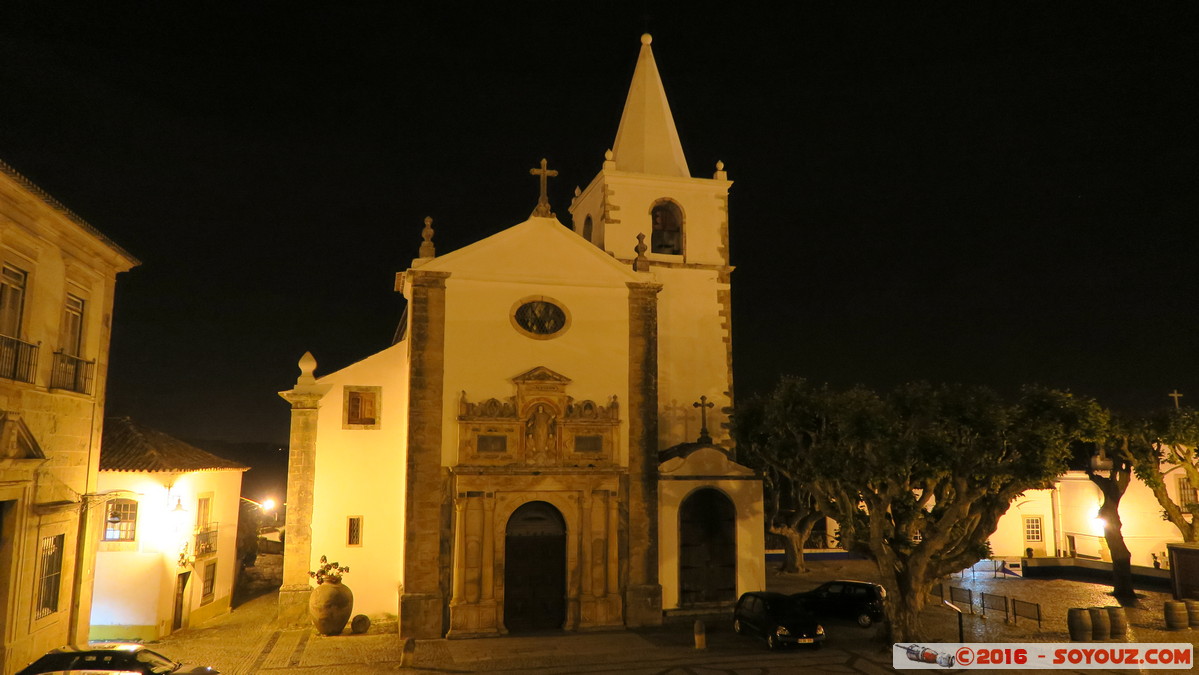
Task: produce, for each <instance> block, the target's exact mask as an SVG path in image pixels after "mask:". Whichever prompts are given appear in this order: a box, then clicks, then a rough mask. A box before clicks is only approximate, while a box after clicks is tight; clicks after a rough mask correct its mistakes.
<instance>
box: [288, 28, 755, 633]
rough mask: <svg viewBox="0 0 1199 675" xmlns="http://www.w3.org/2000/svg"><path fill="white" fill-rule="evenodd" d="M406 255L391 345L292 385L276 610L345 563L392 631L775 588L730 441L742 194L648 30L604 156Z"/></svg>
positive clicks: (515, 621)
mask: <svg viewBox="0 0 1199 675" xmlns="http://www.w3.org/2000/svg"><path fill="white" fill-rule="evenodd" d="M533 173H534V174H537V175H539V176H540V177H541V181H542V191H541V199H540V201H539V202H538V204H537V207H536V208H535V209H534V211H533V213H532V215H531V216H530V218H529V219H528V220H526V221H525V222H523V223H520V224H517V225H514V226H512V227H510V228H508V229H505V230H503V231H501V232H499V233H497V234H495V235H492V236H490V237H487V238H485V239H483V240H481V241H478V242H476V243H474V244H471V245H469V246H466V247H464V248H461V249H459V250H456V251H453V252H450V253H447V254H444V255H437V252H436V249H435V246H434V243H433V234H434V233H433V228H432V226H431V223H430V221H428V220H426V225H425V230H424V232H423V237H424V243H423V244H422V246H421V250H420V257H419V258H417V259H416V260H414V261H413V262H412V265H411V267H410V268H409V269H407V270H405V271H403V272H401V273H399V274H397V275H396V285H395V290H396V291H397V292H401V293H403V295H404V297H405V299H406V300H407V309H406V312H405V316H404V318H403V320H402V325H401V326H400V330H399V331H398V333H397V339H396V341H395V343H394V344H393V345H392V346H391V347H389V348H387V349H384V350H383V351H380V352H378V353H376V354H373V355H371V356H368V357H367V358H365V359H363V360H362V361H359V362H357V363H355V364H352V365H350V366H348V367H346V368H343V369H341V370H339V371H337V372H334V373H330V374H327V375H323V376H321V377H319V378H317V377H315V375H314V371H315V368H316V363H315V359H313V358H312V356H311V355H305V357H304V359H302V360H301V362H300V370H301V375H300V378H299V380H298V381H297V383H296V386H295V387H294V388H293V389H292V390H290V391H286V392H281V396H283V397H284V398H285V399H286V400H287V401H288V402H289V403H290V404H291V406H292V431H291V448H290V464H289V476H288V496H287V506H288V509H287V537H286V543H285V558H284V580H283V583H284V587H283V590H282V593H281V595H280V603H281V609H280V611H281V615H283V616H285V617H286V616H290V617H292V618H296V619H299V618H300V617H302V616H303V612H304V607H305V603H306V602H307V594H308V591H309V588H310V586H309V578H308V571H309V570H312V569H315V567H316V564H317V561H318V560H319V558H320V557H321V556H322V555H324V556H328V559H329V560H336V561H338V562H339V563H341V564H342V565H348V566H349V567H350V569H351V572H350V573H349V574H348V575H347V577H346V583H347V585H349V586H350V587H351V588H352V589H353V591H354V594H355V610H354V611H355V613H364V614H368V615H374V616H380V615H387V614H398V617H399V632H400V635H401V637H403V638H433V637H442V636H446V635H448V636H450V637H470V636H481V635H495V634H499V633H506V632H510V631H519V630H525V629H546V628H550V629H553V628H561V629H565V630H585V629H590V628H599V627H605V626H621V625H626V626H639V625H650V624H656V623H659V622H661V620H662V617H663V613H664V612H666V611H674V610H687V609H691V608H704V607H709V608H710V607H715V606H723V605H726V604H730V603H731V602H732V601H733V600H735V599H736V597H737V595H738V594H739V593H741V592H745V591H749V590H761V589H762V588H764V583H765V578H764V556H763V553H764V550H763V548H764V547H763V537H764V534H763V523H762V484H761V480H760V478H759V477H758V476H756V475H755V474H754V473H753V472H752V471H751V470H749V469H748V468H746V467H743V466H740V465H738V464H737V463H736V462H735V461H734V459H733V453H732V450H731V448H732V443H731V440H730V438H729V435H728V431H727V428H726V427H727V425H726V423H727V419H728V410H729V409H730V407H731V405H732V365H731V364H732V359H731V322H730V319H731V315H730V295H729V289H730V277H731V272H732V266H731V264H730V260H729V245H728V228H729V225H728V192H729V188H730V186H731V185H732V183H731V182H730V181H729V180H728V179H727V176H726V174H725V172H724V171H723V166H721V165H719V164H718V165H717V169H716V171H715V173H714V174H713V175H712V177H711V178H695V177H692V176H691V175H690V172H689V170H688V167H687V163H686V159H685V157H684V155H683V151H682V145H681V143H680V141H679V136H678V132H677V130H676V129H675V125H674V121H673V117H672V115H671V112H670V108H669V104H668V102H667V99H666V96H665V90H664V88H663V85H662V81H661V78H660V76H659V73H658V69H657V65H656V64H655V62H654V57H653V51H652V48H651V42H650V38H649V36H648V35H646V36H643V37H642V46H641V51H640V54H639V57H638V62H637V66H636V69H635V72H634V76H633V82H632V84H631V86H630V89H629V94H628V98H627V100H626V102H625V108H624V113H623V116H622V119H621V122H620V127H619V129H618V131H617V135H616V140H615V143H614V144H613V147H612V149H611V150H609V151H608V152H607V153H606V156H605V159H604V161H603V164H602V168H601V170H600V171H599V173H598V174H597V175H596V177H595V178H594V179H593V180H592V182H591V183H590V184H589V185H588V186H587V188H586V189H584V190H577V191H576V195H575V198H574V200H573V201H572V203H571V205H570V214H571V218H570V220H571V223H572V226H571V227H569V228H568V227H566V226H564V225H563V224H562V223H561V222H560V221H559V220H558V219H557V217H556V216H555V215H554V213H553V212H552V210H551V208H550V205H549V203H548V200H547V199H546V196H545V179H546V178H547V177H548V176H550V175H553V172H552V171H549V170H548V169H547V168H546V166H545V163H544V161H543V162H542V165H541V168H540V169H534V170H533Z"/></svg>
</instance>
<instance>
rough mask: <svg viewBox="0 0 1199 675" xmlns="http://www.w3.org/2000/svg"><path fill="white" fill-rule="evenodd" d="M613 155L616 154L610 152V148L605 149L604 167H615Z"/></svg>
mask: <svg viewBox="0 0 1199 675" xmlns="http://www.w3.org/2000/svg"><path fill="white" fill-rule="evenodd" d="M615 157H616V155H614V154H612V148H608V149H607V150H605V151H604V168H605V169H615V168H616V159H615Z"/></svg>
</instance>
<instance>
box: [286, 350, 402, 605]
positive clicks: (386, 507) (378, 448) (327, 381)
mask: <svg viewBox="0 0 1199 675" xmlns="http://www.w3.org/2000/svg"><path fill="white" fill-rule="evenodd" d="M407 348H408V344H407V342H400V343H398V344H395V345H392V346H391V347H388V348H387V349H385V350H383V351H381V352H379V353H377V354H374V355H372V356H369V357H367V358H365V359H363V360H362V361H359V362H357V363H354V364H352V365H350V366H347V367H345V368H343V369H341V370H339V371H337V372H334V373H331V374H329V375H326V376H323V377H321V378H319V379H318V380H317V381H318V383H319V384H321V385H326V386H329V387H330V389H329V391H328V393H326V394H325V396H324V398H323V399H322V400H321V407H320V410H319V412H318V418H317V419H318V422H317V425H318V427H317V437H318V438H319V442H318V444H317V453H316V454H317V457H316V466H317V472H316V481H315V485H314V489H313V517H312V560H311V563H310V567H309V569H316V567H317V565H319V564H320V557H321V556H322V555H325V556H328V559H329V560H330V561H337V562H339V563H341V564H342V565H349V567H350V573H349V574H348V575H346V577H345V579H346V585H347V586H349V587H350V588H351V589H352V590H353V591H354V606H355V612H356V613H361V614H368V615H378V614H394V613H395V608H396V597H397V590H396V584H397V580H400V579H402V576H403V571H402V570H403V566H402V561H403V556H404V537H403V536H402V533H403V524H404V493H405V481H404V478H403V477H404V472H405V468H404V460H405V443H406V437H407V408H408V396H407V390H408V389H407V373H408V368H407V363H408V357H407ZM347 387H349V388H351V391H353V390H355V389H358V388H363V389H368V391H367V392H366V393H371V392H370V391H369V389H370V388H377V391H376V393H377V394H378V396H379V398H378V399H377V403H376V405H377V406H378V407H377V409H376V414H377V415H378V418H377V424H376V425H351V424H348V423H347V421H346V414H347V409H346V406H347V391H346V388H347ZM351 516H361V517H362V533H361V536H362V540H361V543H360V544H357V545H350V544H349V542H348V539H347V536H348V528H349V522H348V519H349V518H350V517H351Z"/></svg>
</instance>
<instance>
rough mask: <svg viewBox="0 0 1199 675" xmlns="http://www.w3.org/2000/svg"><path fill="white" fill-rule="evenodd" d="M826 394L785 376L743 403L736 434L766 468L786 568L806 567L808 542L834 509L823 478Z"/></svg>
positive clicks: (770, 524) (770, 514)
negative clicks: (765, 393)
mask: <svg viewBox="0 0 1199 675" xmlns="http://www.w3.org/2000/svg"><path fill="white" fill-rule="evenodd" d="M822 396H827V391H824V392H818V393H817V392H809V389H808V387H807V384H806V383H805V382H804V381H803V380H801V379H797V378H783V379H781V380H780V381H779V383H778V385H777V386H776V387H775V390H774V391H773V392H772V393H771V394H770V395H768V396H758V397H754V398H751V399H749V400H747V401H744V402H742V403H740V404H739V405H738V406H737V409H736V411H735V413H734V416H733V433H734V434H735V436H736V439H737V448H738V450H739V451H740V452H741V453H742V454H741V456H742V457H743V458H744V459H745V461H746V462H747V463H749V464H750V465H751V466H753V467H754V468H756V469H758V470H759V471H761V472H762V477H763V482H764V486H763V487H764V489H765V493H766V494H765V510H766V514H765V515H766V525H767V528H768V529H769V531H770V532H771V534H775V535H778V536H780V537H781V538H782V540H783V567H782V571H783V572H798V571H807V564H806V561H805V560H804V553H803V550H804V543H805V542H806V541H807V540H808V537H810V536H811V534H812V530H813V529H814V528H815V526H816V524H817V523H818V522H820V521H821V520H823V519H824V518H826V516H827V513H828V512H829V509H828V504H829V499H830V497H829V491H828V489H827V488H828V484H827V483H826V482H825V481H824V480H823V467H822V464H821V459H822V455H823V453H824V450H825V440H824V437H823V430H824V428H825V427H826V423H825V420H824V416H825V415H826V414H827V411H825V410H824V409H823V408H822V406H821V405H820V403H819V399H820V398H821V397H822Z"/></svg>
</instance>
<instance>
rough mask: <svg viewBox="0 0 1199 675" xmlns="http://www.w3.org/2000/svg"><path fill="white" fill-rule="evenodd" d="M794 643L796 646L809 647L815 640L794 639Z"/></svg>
mask: <svg viewBox="0 0 1199 675" xmlns="http://www.w3.org/2000/svg"><path fill="white" fill-rule="evenodd" d="M795 642H796V643H797V644H801V645H810V644H812V643H813V642H815V640H813V639H812V638H796V639H795Z"/></svg>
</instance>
